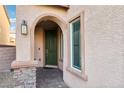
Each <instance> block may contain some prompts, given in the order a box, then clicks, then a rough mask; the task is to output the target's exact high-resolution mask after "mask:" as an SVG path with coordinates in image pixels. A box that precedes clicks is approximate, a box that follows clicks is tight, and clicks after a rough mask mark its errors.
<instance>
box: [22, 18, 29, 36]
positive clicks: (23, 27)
mask: <svg viewBox="0 0 124 93" xmlns="http://www.w3.org/2000/svg"><path fill="white" fill-rule="evenodd" d="M21 34H22V35H27V34H28V26H27V22H26V21H25V20H23V21H22V24H21Z"/></svg>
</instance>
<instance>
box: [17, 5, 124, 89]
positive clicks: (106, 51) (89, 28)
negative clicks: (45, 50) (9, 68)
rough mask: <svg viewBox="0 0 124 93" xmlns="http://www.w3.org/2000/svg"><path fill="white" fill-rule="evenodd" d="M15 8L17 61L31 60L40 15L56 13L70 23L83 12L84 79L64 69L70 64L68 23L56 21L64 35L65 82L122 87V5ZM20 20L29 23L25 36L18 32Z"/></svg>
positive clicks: (123, 36) (123, 45)
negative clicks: (86, 77) (67, 8)
mask: <svg viewBox="0 0 124 93" xmlns="http://www.w3.org/2000/svg"><path fill="white" fill-rule="evenodd" d="M16 10H17V12H16V13H17V30H16V33H17V35H16V37H17V38H16V44H17V47H16V52H17V54H16V61H17V62H20V61H21V62H24V64H27V63H26V62H30V61H32V58H33V56H32V55H31V54H32V51H33V50H32V49H33V48H34V45H32V44H33V43H32V42H33V41H32V40H33V39H32V38H34V37H33V36H34V33H33V31H34V30H33V29H34V27H35V25H36V23H37V22H38V21H39V20H40V17H41V16H43V15H45V14H46V15H47V14H51V15H52V16H53V15H55V16H57V17H58V19H63V20H64V22H65V23H68V24H69V22H68V20H69V19H71V18H72V17H74V16H75V15H77V14H78V13H80V12H82V11H84V16H83V18H84V24H81V25H84V28H83V29H84V30H82V31H84V39H85V49H84V50H85V56H84V55H83V53H82V58H84V60H85V73H86V75H87V76H88V81H84V80H83V79H81V78H79V77H77V76H76V75H74V74H72V73H70V72H69V71H68V70H67V67H68V63H70V55H69V49H70V42H69V41H70V38H69V36H70V35H69V27H68V28H66V25H67V24H63V23H61V22H63V21H62V20H61V22H60V21H59V22H58V23H59V25H61V27H62V31H63V37H64V59H63V63H64V64H63V73H64V81H65V83H66V84H67V85H69V86H70V87H124V62H123V61H124V58H123V50H124V43H123V40H124V31H123V29H124V26H123V25H124V22H123V19H124V6H70V9H69V10H68V11H66V10H65V9H63V8H58V7H52V6H40V5H39V6H17V9H16ZM25 11H26V12H25ZM47 16H48V15H47ZM49 18H51V17H49ZM22 20H26V21H27V23H28V35H27V36H24V35H21V23H22ZM52 20H56V18H52ZM57 21H58V20H57ZM40 34H41V33H40ZM81 37H83V34H82V36H81ZM41 40H42V39H41ZM38 42H39V41H38ZM82 42H83V40H82ZM82 44H83V43H82ZM32 46H33V47H32ZM40 47H42V46H40ZM83 48H84V47H82V49H83ZM41 55H43V54H41ZM41 60H43V59H41ZM82 60H83V59H82ZM21 62H20V63H21ZM82 62H84V61H82ZM41 65H42V63H41ZM82 66H83V64H82Z"/></svg>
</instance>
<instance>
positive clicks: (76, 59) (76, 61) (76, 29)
mask: <svg viewBox="0 0 124 93" xmlns="http://www.w3.org/2000/svg"><path fill="white" fill-rule="evenodd" d="M72 27H73V28H72V29H73V31H72V41H73V42H72V43H73V44H72V49H73V50H72V51H73V52H72V53H73V54H72V55H73V57H72V58H73V63H72V64H73V67H75V68H77V69H79V70H80V69H81V63H80V20H78V21H76V22H74V23H72Z"/></svg>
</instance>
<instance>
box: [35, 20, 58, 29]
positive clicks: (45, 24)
mask: <svg viewBox="0 0 124 93" xmlns="http://www.w3.org/2000/svg"><path fill="white" fill-rule="evenodd" d="M37 27H42V28H43V29H44V30H56V29H57V28H58V27H59V26H58V25H57V24H56V23H55V22H53V21H50V20H44V21H42V22H40V23H38V24H37Z"/></svg>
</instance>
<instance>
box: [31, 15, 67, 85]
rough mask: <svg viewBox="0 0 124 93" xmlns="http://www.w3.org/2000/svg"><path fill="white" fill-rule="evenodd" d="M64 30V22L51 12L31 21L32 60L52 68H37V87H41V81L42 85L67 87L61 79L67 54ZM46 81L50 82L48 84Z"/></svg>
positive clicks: (39, 64)
mask: <svg viewBox="0 0 124 93" xmlns="http://www.w3.org/2000/svg"><path fill="white" fill-rule="evenodd" d="M66 30H67V24H66V22H65V21H64V20H63V19H62V18H61V17H59V16H57V15H55V14H51V13H47V14H43V15H41V16H39V17H38V18H37V19H36V20H35V22H34V23H33V26H32V31H31V37H32V38H31V47H32V48H31V51H32V52H31V59H32V62H34V63H36V64H37V67H49V68H52V69H48V70H46V69H44V68H40V69H37V71H38V72H37V74H36V75H37V78H39V79H37V80H36V82H38V83H39V85H38V86H37V87H41V86H42V83H43V85H45V86H42V87H67V86H66V84H65V83H64V81H63V73H64V71H63V69H64V62H65V60H66V59H65V57H66V55H65V54H67V51H66V46H65V45H66V42H65V40H66V34H65V32H66ZM65 51H66V53H65ZM53 68H54V69H53ZM39 71H40V72H39ZM46 79H47V80H46ZM48 79H49V80H48ZM41 82H42V83H41ZM48 83H51V84H50V86H48V85H49V84H48Z"/></svg>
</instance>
